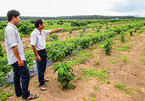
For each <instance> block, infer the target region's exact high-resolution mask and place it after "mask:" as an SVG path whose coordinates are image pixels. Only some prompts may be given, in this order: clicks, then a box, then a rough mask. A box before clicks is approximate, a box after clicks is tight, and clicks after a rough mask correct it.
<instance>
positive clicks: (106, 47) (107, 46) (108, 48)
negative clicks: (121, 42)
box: [104, 39, 112, 55]
mask: <svg viewBox="0 0 145 101" xmlns="http://www.w3.org/2000/svg"><path fill="white" fill-rule="evenodd" d="M111 45H112V40H111V39H106V40H105V42H104V51H105V52H106V55H110V53H111V49H112V46H111Z"/></svg>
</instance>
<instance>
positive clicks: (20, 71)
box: [12, 61, 30, 99]
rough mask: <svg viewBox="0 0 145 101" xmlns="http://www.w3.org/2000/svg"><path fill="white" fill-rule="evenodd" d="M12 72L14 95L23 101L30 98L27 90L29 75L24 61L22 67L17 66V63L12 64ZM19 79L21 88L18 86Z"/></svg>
mask: <svg viewBox="0 0 145 101" xmlns="http://www.w3.org/2000/svg"><path fill="white" fill-rule="evenodd" d="M12 67H13V72H14V86H15V93H16V96H21V95H22V97H23V99H26V98H27V97H29V96H30V92H29V90H28V86H29V81H30V74H29V71H28V68H27V64H26V62H25V61H24V66H22V67H20V66H18V62H15V63H14V64H12ZM20 79H21V83H22V87H21V85H20Z"/></svg>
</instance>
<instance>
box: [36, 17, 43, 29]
mask: <svg viewBox="0 0 145 101" xmlns="http://www.w3.org/2000/svg"><path fill="white" fill-rule="evenodd" d="M39 24H41V25H42V24H43V19H37V20H36V21H35V27H36V28H38V27H39Z"/></svg>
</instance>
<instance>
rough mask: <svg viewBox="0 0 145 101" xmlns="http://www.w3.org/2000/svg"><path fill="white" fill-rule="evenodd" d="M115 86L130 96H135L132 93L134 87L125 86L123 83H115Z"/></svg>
mask: <svg viewBox="0 0 145 101" xmlns="http://www.w3.org/2000/svg"><path fill="white" fill-rule="evenodd" d="M115 87H117V88H119V89H121V90H124V91H125V92H126V94H129V95H131V96H132V97H135V95H134V92H135V89H134V88H131V87H126V86H125V84H123V83H118V84H116V85H115Z"/></svg>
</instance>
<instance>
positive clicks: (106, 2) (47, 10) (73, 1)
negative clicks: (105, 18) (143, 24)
mask: <svg viewBox="0 0 145 101" xmlns="http://www.w3.org/2000/svg"><path fill="white" fill-rule="evenodd" d="M11 9H16V10H18V11H20V13H21V15H22V16H69V15H140V16H144V14H143V12H144V10H145V0H3V1H2V3H0V16H6V14H7V11H9V10H11Z"/></svg>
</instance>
